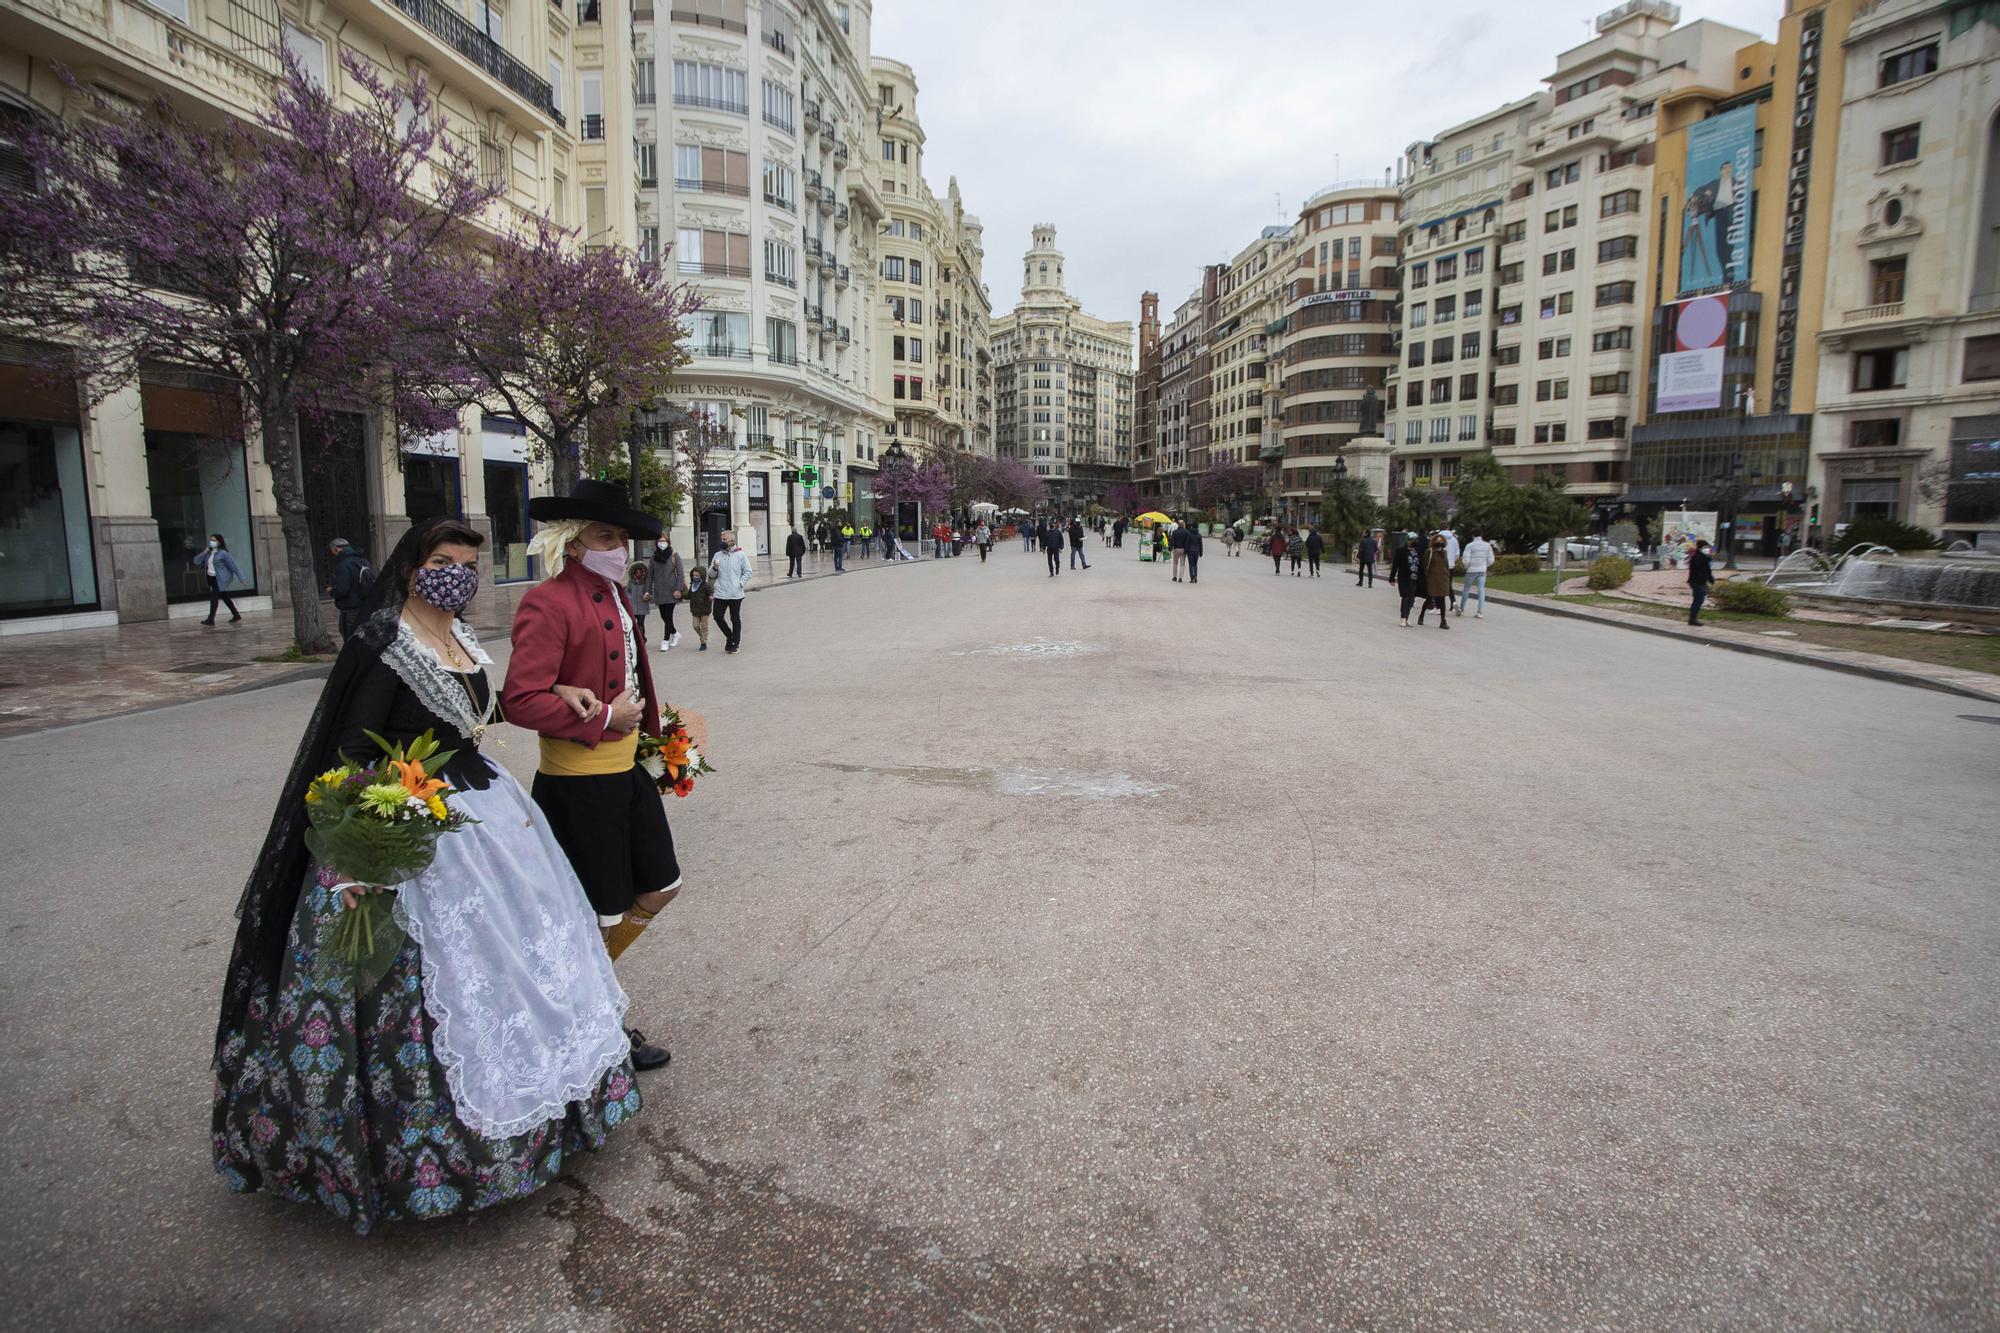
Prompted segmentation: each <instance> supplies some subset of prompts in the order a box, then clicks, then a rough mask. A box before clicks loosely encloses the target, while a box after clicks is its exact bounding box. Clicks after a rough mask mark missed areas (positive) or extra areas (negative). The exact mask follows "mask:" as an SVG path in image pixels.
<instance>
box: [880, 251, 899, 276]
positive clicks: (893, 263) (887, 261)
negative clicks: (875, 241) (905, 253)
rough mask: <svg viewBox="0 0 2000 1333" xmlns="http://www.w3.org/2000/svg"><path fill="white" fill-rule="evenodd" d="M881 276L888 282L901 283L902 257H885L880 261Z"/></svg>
mask: <svg viewBox="0 0 2000 1333" xmlns="http://www.w3.org/2000/svg"><path fill="white" fill-rule="evenodd" d="M882 276H883V278H885V279H886V280H888V281H890V282H901V281H902V280H903V257H902V256H901V255H887V256H885V257H884V258H883V260H882Z"/></svg>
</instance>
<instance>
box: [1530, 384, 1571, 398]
mask: <svg viewBox="0 0 2000 1333" xmlns="http://www.w3.org/2000/svg"><path fill="white" fill-rule="evenodd" d="M1568 397H1569V381H1568V380H1536V381H1535V401H1536V402H1538V403H1556V402H1561V401H1562V400H1563V399H1565V398H1568Z"/></svg>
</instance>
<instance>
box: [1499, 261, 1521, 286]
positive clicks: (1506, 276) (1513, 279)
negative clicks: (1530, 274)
mask: <svg viewBox="0 0 2000 1333" xmlns="http://www.w3.org/2000/svg"><path fill="white" fill-rule="evenodd" d="M1499 278H1500V285H1501V286H1502V287H1506V286H1510V285H1511V284H1513V283H1517V282H1519V281H1520V280H1521V266H1520V265H1519V264H1502V265H1501V266H1500V273H1499Z"/></svg>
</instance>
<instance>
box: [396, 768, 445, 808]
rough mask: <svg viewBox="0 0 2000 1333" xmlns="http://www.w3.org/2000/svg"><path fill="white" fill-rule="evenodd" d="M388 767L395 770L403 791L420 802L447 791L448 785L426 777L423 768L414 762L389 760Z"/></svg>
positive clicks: (439, 780) (440, 780)
mask: <svg viewBox="0 0 2000 1333" xmlns="http://www.w3.org/2000/svg"><path fill="white" fill-rule="evenodd" d="M389 767H391V768H393V769H395V770H396V777H397V779H398V780H399V781H401V782H402V784H403V790H405V791H407V792H409V793H410V795H412V796H414V797H416V798H417V799H418V800H420V801H428V800H429V799H430V798H431V797H432V796H435V795H436V794H437V793H439V792H441V791H445V790H447V787H448V784H446V783H445V782H444V781H443V780H442V779H439V778H433V777H426V776H425V775H424V766H423V765H422V764H421V763H418V762H417V761H415V760H410V759H391V760H390V761H389Z"/></svg>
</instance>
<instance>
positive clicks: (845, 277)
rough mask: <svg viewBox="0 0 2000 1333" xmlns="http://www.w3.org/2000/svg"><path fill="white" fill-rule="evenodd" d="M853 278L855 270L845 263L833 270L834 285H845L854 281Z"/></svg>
mask: <svg viewBox="0 0 2000 1333" xmlns="http://www.w3.org/2000/svg"><path fill="white" fill-rule="evenodd" d="M853 280H854V270H853V269H851V268H849V267H848V266H847V265H845V264H842V265H841V266H840V267H838V268H836V269H835V270H834V272H833V285H834V286H836V287H845V286H846V285H847V284H848V283H850V282H852V281H853Z"/></svg>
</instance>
